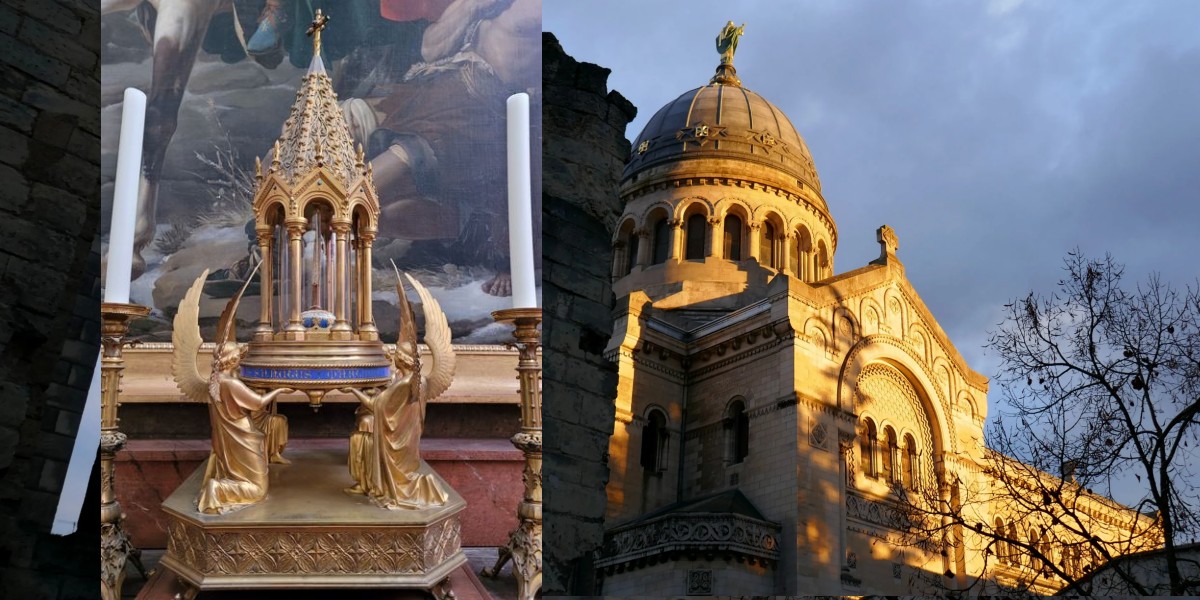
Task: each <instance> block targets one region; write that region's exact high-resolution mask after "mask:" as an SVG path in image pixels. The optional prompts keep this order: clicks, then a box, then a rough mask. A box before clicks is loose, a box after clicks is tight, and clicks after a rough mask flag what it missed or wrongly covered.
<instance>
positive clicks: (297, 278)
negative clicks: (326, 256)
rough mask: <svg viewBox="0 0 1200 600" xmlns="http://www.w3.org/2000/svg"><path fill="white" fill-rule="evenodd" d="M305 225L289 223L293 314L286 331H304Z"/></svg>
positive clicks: (289, 317)
mask: <svg viewBox="0 0 1200 600" xmlns="http://www.w3.org/2000/svg"><path fill="white" fill-rule="evenodd" d="M304 226H305V224H304V223H302V222H301V223H288V225H287V230H288V255H289V262H290V265H289V266H291V268H292V273H291V278H292V281H291V284H292V286H291V287H292V289H291V292H290V295H291V297H292V298H291V302H290V303H289V304H291V310H290V311H289V312H291V314H290V315H288V324H287V328H286V331H304V324H303V323H301V322H300V304H301V302H302V301H303V296H301V294H302V293H303V286H302V285H301V282H302V280H303V278H302V277H301V270H300V268H301V266H302V265H303V263H304V260H303V258H304V253H303V252H302V251H301V249H300V238H301V236H303V235H304Z"/></svg>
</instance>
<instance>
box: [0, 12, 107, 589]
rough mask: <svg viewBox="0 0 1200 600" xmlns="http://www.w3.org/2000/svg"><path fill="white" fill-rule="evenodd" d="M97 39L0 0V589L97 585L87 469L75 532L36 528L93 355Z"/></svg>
mask: <svg viewBox="0 0 1200 600" xmlns="http://www.w3.org/2000/svg"><path fill="white" fill-rule="evenodd" d="M99 47H100V25H99V7H98V6H96V5H92V4H89V3H83V2H72V1H63V2H49V1H19V0H15V1H5V2H3V3H0V50H2V51H0V81H2V82H3V83H0V180H3V182H4V185H3V186H0V211H2V212H3V215H2V216H3V218H0V227H2V228H3V231H2V232H0V274H2V275H0V277H2V280H0V372H2V374H3V375H2V377H3V379H4V382H3V383H0V398H2V404H3V408H2V409H0V504H2V505H3V507H4V510H3V511H2V512H3V516H2V517H0V580H3V581H4V592H3V595H5V597H12V598H31V599H43V598H44V599H53V598H59V599H66V598H94V597H95V596H96V593H97V592H96V573H97V565H98V564H99V546H98V544H97V540H98V537H99V527H98V522H97V521H96V520H95V514H96V513H95V508H94V507H95V506H97V504H98V503H99V492H98V486H97V485H96V484H97V480H96V479H95V478H93V481H92V486H91V488H90V489H89V493H88V497H87V499H86V500H85V502H84V509H83V515H81V523H80V526H79V530H78V531H77V532H76V533H74V534H72V535H70V536H66V537H58V536H52V535H50V533H49V531H50V526H51V522H52V521H53V518H54V513H55V510H56V508H57V505H58V495H59V493H60V492H61V490H62V486H63V479H64V477H65V475H66V469H67V461H68V460H69V458H70V453H71V450H72V445H73V443H74V437H75V433H76V431H77V430H78V427H79V420H80V414H81V413H82V411H83V405H84V402H85V400H86V396H87V388H88V385H89V384H90V381H91V376H92V370H93V369H94V368H95V364H96V358H97V353H98V351H99V308H98V307H99V299H100V268H99V267H100V259H99V257H100V247H99V240H98V239H97V235H96V234H97V223H98V222H99V202H98V201H97V200H98V198H97V185H98V182H99V173H100V164H99V163H100V143H99V135H100V118H99V111H98V109H97V108H96V104H95V102H96V98H97V97H98V95H99V90H100V83H99V77H100V69H99V61H98V59H97V55H98V52H99ZM89 507H92V508H91V510H89ZM89 517H90V518H89Z"/></svg>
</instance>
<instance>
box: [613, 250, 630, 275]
mask: <svg viewBox="0 0 1200 600" xmlns="http://www.w3.org/2000/svg"><path fill="white" fill-rule="evenodd" d="M627 264H629V247H628V246H627V245H626V244H625V242H624V241H622V240H617V241H616V242H614V243H613V263H612V279H613V281H616V280H618V279H620V278H622V277H624V276H625V275H628V273H626V272H625V265H627Z"/></svg>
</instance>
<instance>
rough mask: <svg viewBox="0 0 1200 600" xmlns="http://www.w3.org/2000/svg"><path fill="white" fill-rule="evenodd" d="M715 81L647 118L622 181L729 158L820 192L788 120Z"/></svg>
mask: <svg viewBox="0 0 1200 600" xmlns="http://www.w3.org/2000/svg"><path fill="white" fill-rule="evenodd" d="M720 79H721V78H720V77H715V78H714V81H713V82H712V83H709V84H708V85H706V86H704V87H700V88H696V89H694V90H691V91H688V92H685V93H683V94H682V95H680V96H679V97H678V98H676V99H674V100H672V101H671V102H668V103H667V105H666V106H664V107H662V108H660V109H659V110H658V112H657V113H655V114H654V116H653V117H651V118H650V121H649V122H648V123H646V127H645V129H643V130H642V133H641V134H640V135H638V137H637V139H636V140H635V141H634V142H633V154H632V156H631V158H630V160H629V163H628V164H626V166H625V172H624V173H623V174H622V177H621V178H622V180H626V179H628V178H629V177H631V176H632V175H633V174H634V173H636V172H638V171H641V170H642V169H645V168H648V167H651V166H654V165H657V164H661V163H664V162H668V161H672V160H680V159H686V158H689V157H697V158H700V157H713V158H730V159H736V160H743V161H750V162H756V163H761V164H764V165H769V166H774V167H777V168H779V169H780V170H782V171H784V172H786V173H788V174H790V175H792V176H794V177H795V178H796V179H797V180H798V181H799V182H800V183H802V184H803V185H807V186H810V187H812V188H813V189H814V190H816V191H817V192H820V191H821V181H820V180H819V179H818V178H817V169H816V167H815V166H814V165H813V160H812V156H811V155H810V154H809V152H808V146H807V145H806V144H805V143H804V139H803V138H801V137H800V134H798V133H796V128H795V127H793V126H792V122H791V121H789V120H788V118H787V115H785V114H783V111H781V110H779V108H778V107H776V106H775V105H774V104H771V103H770V102H768V101H767V100H766V98H763V97H762V96H760V95H758V94H756V93H754V92H752V91H750V90H748V89H745V88H743V87H741V86H740V85H737V84H736V83H729V82H730V80H729V79H725V80H724V81H726V82H727V83H722V82H720V81H718V80H720ZM733 81H736V80H733Z"/></svg>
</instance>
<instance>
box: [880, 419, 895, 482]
mask: <svg viewBox="0 0 1200 600" xmlns="http://www.w3.org/2000/svg"><path fill="white" fill-rule="evenodd" d="M896 446H897V444H896V430H895V429H892V428H891V426H888V427H884V428H883V447H882V448H880V450H879V459H880V461H879V462H880V463H882V464H881V465H880V470H881V471H883V477H884V478H885V479H887V481H888V483H895V482H896Z"/></svg>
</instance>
